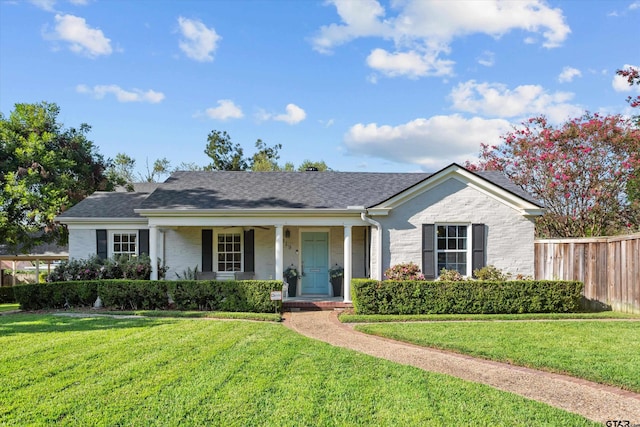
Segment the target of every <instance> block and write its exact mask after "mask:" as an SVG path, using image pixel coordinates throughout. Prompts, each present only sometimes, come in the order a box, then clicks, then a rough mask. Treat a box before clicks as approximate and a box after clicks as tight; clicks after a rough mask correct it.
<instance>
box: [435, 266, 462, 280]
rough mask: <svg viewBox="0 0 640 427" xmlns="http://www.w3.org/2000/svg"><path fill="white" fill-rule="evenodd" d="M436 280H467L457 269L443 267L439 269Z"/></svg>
mask: <svg viewBox="0 0 640 427" xmlns="http://www.w3.org/2000/svg"><path fill="white" fill-rule="evenodd" d="M438 280H440V281H442V282H462V281H463V280H467V279H466V278H465V277H464V276H463V275H462V274H460V272H459V271H458V270H447V269H446V268H443V269H442V270H440V275H439V276H438Z"/></svg>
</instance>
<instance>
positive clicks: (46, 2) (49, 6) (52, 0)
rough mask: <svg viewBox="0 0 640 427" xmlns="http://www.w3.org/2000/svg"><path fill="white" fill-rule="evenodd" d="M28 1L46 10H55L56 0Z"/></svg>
mask: <svg viewBox="0 0 640 427" xmlns="http://www.w3.org/2000/svg"><path fill="white" fill-rule="evenodd" d="M29 3H31V4H32V5H34V6H36V7H37V8H39V9H42V10H45V11H47V12H55V7H54V6H55V5H56V0H29Z"/></svg>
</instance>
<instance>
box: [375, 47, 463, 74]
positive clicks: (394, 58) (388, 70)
mask: <svg viewBox="0 0 640 427" xmlns="http://www.w3.org/2000/svg"><path fill="white" fill-rule="evenodd" d="M453 64H454V62H453V61H447V60H442V59H438V58H437V54H434V52H425V53H419V52H416V51H408V52H394V53H389V52H387V51H386V50H384V49H374V50H373V51H372V52H371V54H370V55H369V57H368V58H367V65H369V67H371V68H373V69H374V70H377V71H379V72H381V73H382V74H384V75H386V76H389V77H397V76H407V77H409V78H418V77H424V76H443V75H450V74H451V73H452V72H453Z"/></svg>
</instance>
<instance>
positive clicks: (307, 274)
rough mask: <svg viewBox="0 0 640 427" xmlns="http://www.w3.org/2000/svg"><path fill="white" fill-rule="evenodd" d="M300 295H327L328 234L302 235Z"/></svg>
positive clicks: (309, 233) (311, 233)
mask: <svg viewBox="0 0 640 427" xmlns="http://www.w3.org/2000/svg"><path fill="white" fill-rule="evenodd" d="M301 285H302V295H309V294H316V295H317V294H320V295H328V294H329V233H327V232H304V233H302V279H301Z"/></svg>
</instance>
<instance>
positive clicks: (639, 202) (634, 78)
mask: <svg viewBox="0 0 640 427" xmlns="http://www.w3.org/2000/svg"><path fill="white" fill-rule="evenodd" d="M616 74H617V75H619V76H622V77H624V78H626V79H627V82H628V83H629V86H633V85H640V70H638V69H637V68H635V67H628V68H625V69H621V70H618V71H616ZM627 102H628V103H629V105H630V106H631V108H640V95H636V96H635V97H633V96H629V97H627ZM633 120H635V122H636V125H637V126H640V114H638V115H635V116H634V117H633ZM634 175H635V177H634V178H633V179H632V180H630V181H629V183H628V184H627V194H628V195H629V199H630V200H631V201H632V203H633V204H634V206H635V207H637V208H638V209H639V210H640V169H636V172H635V174H634Z"/></svg>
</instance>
